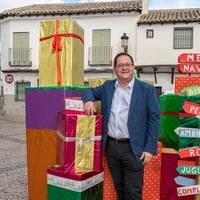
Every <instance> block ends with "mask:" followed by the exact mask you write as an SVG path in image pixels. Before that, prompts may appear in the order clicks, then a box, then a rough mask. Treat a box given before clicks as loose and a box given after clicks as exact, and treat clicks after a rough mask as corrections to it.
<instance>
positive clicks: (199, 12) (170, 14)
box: [137, 8, 200, 25]
mask: <svg viewBox="0 0 200 200" xmlns="http://www.w3.org/2000/svg"><path fill="white" fill-rule="evenodd" d="M176 22H200V8H194V9H174V10H150V11H149V12H148V13H147V14H143V15H141V17H140V19H139V20H138V22H137V23H138V25H139V24H155V23H176Z"/></svg>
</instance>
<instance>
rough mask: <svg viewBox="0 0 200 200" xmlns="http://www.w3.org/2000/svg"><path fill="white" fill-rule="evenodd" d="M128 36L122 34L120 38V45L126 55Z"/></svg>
mask: <svg viewBox="0 0 200 200" xmlns="http://www.w3.org/2000/svg"><path fill="white" fill-rule="evenodd" d="M128 38H129V37H128V36H127V35H126V33H123V35H122V36H121V45H122V47H123V48H124V53H128Z"/></svg>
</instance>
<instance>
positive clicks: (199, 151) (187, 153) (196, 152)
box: [178, 147, 200, 158]
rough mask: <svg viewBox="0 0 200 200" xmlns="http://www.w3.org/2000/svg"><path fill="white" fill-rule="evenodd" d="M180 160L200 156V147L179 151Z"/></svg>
mask: <svg viewBox="0 0 200 200" xmlns="http://www.w3.org/2000/svg"><path fill="white" fill-rule="evenodd" d="M178 154H179V156H180V158H191V157H198V156H200V147H190V148H185V149H180V150H179V153H178Z"/></svg>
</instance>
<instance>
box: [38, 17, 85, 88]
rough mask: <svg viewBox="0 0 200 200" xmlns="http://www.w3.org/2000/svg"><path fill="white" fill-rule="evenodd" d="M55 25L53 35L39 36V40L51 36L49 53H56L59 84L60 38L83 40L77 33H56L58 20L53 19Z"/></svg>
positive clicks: (60, 78)
mask: <svg viewBox="0 0 200 200" xmlns="http://www.w3.org/2000/svg"><path fill="white" fill-rule="evenodd" d="M55 26H56V33H55V34H54V35H49V36H46V37H42V38H40V42H42V41H44V40H48V39H51V38H53V40H52V50H51V53H56V70H57V84H58V86H60V85H61V82H62V75H61V66H60V55H59V51H62V45H61V38H62V37H73V38H76V39H79V40H80V41H81V42H82V43H84V41H83V39H82V38H81V37H80V36H79V35H77V34H75V33H58V28H59V20H56V21H55Z"/></svg>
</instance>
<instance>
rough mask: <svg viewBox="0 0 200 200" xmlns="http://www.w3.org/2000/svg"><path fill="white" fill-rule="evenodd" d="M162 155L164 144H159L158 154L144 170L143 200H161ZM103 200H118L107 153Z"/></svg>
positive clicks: (104, 163)
mask: <svg viewBox="0 0 200 200" xmlns="http://www.w3.org/2000/svg"><path fill="white" fill-rule="evenodd" d="M161 153H162V144H161V143H160V142H158V154H157V155H155V156H154V157H153V159H152V160H151V162H150V163H148V164H147V165H145V168H144V187H143V191H142V200H160V182H161ZM102 160H103V169H104V182H103V199H104V200H117V193H116V191H115V188H114V183H113V180H112V176H111V174H110V170H109V168H108V163H107V159H106V154H105V152H104V153H103V159H102Z"/></svg>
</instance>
